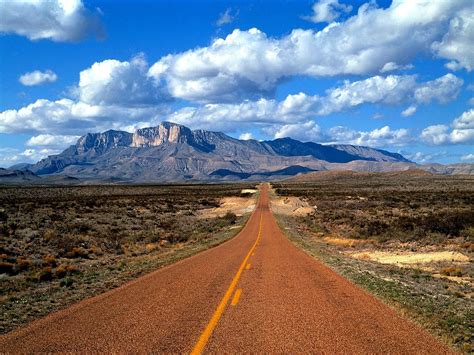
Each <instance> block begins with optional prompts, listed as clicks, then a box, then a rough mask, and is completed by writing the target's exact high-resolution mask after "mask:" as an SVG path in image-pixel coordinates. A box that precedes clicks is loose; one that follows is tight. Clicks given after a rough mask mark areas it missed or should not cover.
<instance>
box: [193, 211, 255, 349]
mask: <svg viewBox="0 0 474 355" xmlns="http://www.w3.org/2000/svg"><path fill="white" fill-rule="evenodd" d="M262 217H263V214H262V213H260V222H259V228H258V235H257V239H256V240H255V243H254V244H253V245H252V247H251V248H250V250H249V252H248V253H247V255H246V256H245V258H244V260H243V261H242V264H241V265H240V267H239V270H238V271H237V273H236V274H235V276H234V278H233V279H232V282H231V283H230V286H229V288H228V289H227V291H226V293H225V294H224V297H222V300H221V302H220V303H219V305H218V306H217V308H216V310H215V311H214V314H213V315H212V317H211V320H210V321H209V323H208V324H207V326H206V328H205V329H204V331H203V332H202V334H201V336H200V337H199V339H198V341H197V343H196V345H194V348H193V350H192V351H191V354H192V355H197V354H201V353H202V351H203V349H204V347H205V346H206V344H207V342H208V340H209V338H210V337H211V334H212V332H213V331H214V328H215V327H216V325H217V322H219V319H220V318H221V316H222V313H223V312H224V310H225V307H226V305H227V302H228V301H229V298H230V296H231V295H232V292H234V289H235V286H237V282H239V279H240V275H241V274H242V271H244V268H245V265H246V264H247V261H248V259H249V258H250V255H252V253H253V251H254V250H255V248H256V246H257V243H258V241H259V240H260V237H261V235H262ZM239 295H240V294H239ZM234 298H235V297H234ZM237 301H238V298H237Z"/></svg>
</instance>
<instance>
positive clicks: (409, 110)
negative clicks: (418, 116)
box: [402, 105, 417, 117]
mask: <svg viewBox="0 0 474 355" xmlns="http://www.w3.org/2000/svg"><path fill="white" fill-rule="evenodd" d="M416 110H417V107H416V106H415V105H411V106H408V107H407V108H406V109H405V110H403V111H402V116H403V117H408V116H412V115H413V114H415V112H416Z"/></svg>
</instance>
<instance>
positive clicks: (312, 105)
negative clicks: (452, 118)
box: [168, 74, 462, 130]
mask: <svg viewBox="0 0 474 355" xmlns="http://www.w3.org/2000/svg"><path fill="white" fill-rule="evenodd" d="M445 77H448V78H449V80H444V78H445ZM447 82H448V83H449V85H447V84H446V83H447ZM461 85H462V80H461V79H458V78H457V77H455V76H454V75H452V74H447V75H446V76H444V77H441V78H439V79H435V80H433V81H428V82H425V83H417V82H416V77H415V76H413V75H405V76H395V75H389V76H387V77H382V76H374V77H371V78H367V79H365V80H360V81H355V82H352V83H351V82H345V83H344V84H343V85H342V86H340V87H337V88H333V89H330V90H328V91H327V92H326V96H319V95H314V96H312V95H307V94H305V93H302V92H300V93H298V94H294V95H288V96H287V97H286V98H285V99H284V100H283V101H276V100H273V99H265V98H262V99H259V100H256V101H248V100H247V101H244V102H241V103H237V104H232V103H221V104H205V105H202V106H200V107H185V108H183V109H180V110H178V111H176V112H174V113H173V114H171V115H170V116H169V117H168V119H169V120H171V121H175V122H179V123H182V124H185V125H189V126H200V127H206V128H217V129H222V130H227V129H230V127H231V126H235V124H236V122H239V123H252V122H253V123H257V124H261V123H267V124H268V123H285V124H289V123H293V122H302V121H306V120H308V119H312V118H314V117H316V116H325V115H329V114H331V113H334V112H341V111H344V110H347V109H350V108H353V107H357V106H359V105H362V104H367V103H372V104H374V103H378V104H387V105H396V104H401V103H405V102H411V103H412V105H414V106H413V107H415V105H417V104H421V103H424V102H426V101H431V100H438V101H440V100H441V101H442V102H445V101H446V100H447V99H448V98H451V99H452V98H454V97H456V95H457V94H458V93H459V88H460V87H461ZM438 86H441V88H438ZM425 87H428V88H429V89H430V90H425V91H424V93H423V95H422V96H420V97H422V99H423V102H418V101H417V99H416V98H415V92H417V91H418V90H419V89H420V88H425ZM441 93H442V94H441ZM441 95H443V96H441ZM415 110H416V107H415ZM405 111H407V113H410V111H413V109H412V108H409V110H408V109H407V110H405ZM413 113H414V112H412V114H413Z"/></svg>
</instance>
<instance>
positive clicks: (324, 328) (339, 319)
mask: <svg viewBox="0 0 474 355" xmlns="http://www.w3.org/2000/svg"><path fill="white" fill-rule="evenodd" d="M268 204H269V200H268V187H267V186H266V185H264V186H263V187H262V189H261V194H260V199H259V202H258V206H257V208H256V210H255V211H254V213H253V214H252V216H251V217H250V220H249V221H248V223H247V225H246V226H245V227H244V228H243V229H242V231H241V232H240V233H239V235H238V236H236V237H235V238H233V239H232V240H230V241H228V242H226V243H224V244H222V245H220V246H218V247H216V248H213V249H211V250H208V251H205V252H202V253H200V254H198V255H195V256H193V257H190V258H188V259H185V260H182V261H180V262H177V263H175V264H173V265H170V266H168V267H165V268H162V269H159V270H157V271H155V272H153V273H151V274H148V275H146V276H143V277H141V278H139V279H137V280H135V281H133V282H130V283H128V284H126V285H124V286H122V287H119V288H117V289H114V290H112V291H109V292H106V293H104V294H102V295H100V296H97V297H93V298H91V299H88V300H85V301H83V302H79V303H77V304H75V305H73V306H72V307H69V308H67V309H65V310H63V311H59V312H56V313H53V314H51V315H49V316H47V317H45V318H43V319H40V320H38V321H35V322H33V323H31V324H30V325H28V326H26V327H24V328H22V329H20V330H17V331H14V332H11V333H8V334H6V335H3V336H2V337H1V338H0V352H22V353H24V352H158V353H159V352H166V353H170V352H179V353H183V352H185V353H196V354H197V353H200V352H204V353H206V352H213V353H221V352H226V353H236V352H247V353H248V352H252V353H281V352H286V353H288V352H290V353H295V352H298V353H308V352H312V353H331V354H335V353H347V354H354V353H384V354H386V353H392V354H394V353H397V354H400V353H425V354H435V353H449V352H450V350H449V349H448V348H446V347H445V346H443V345H442V344H441V343H439V342H438V341H437V340H436V339H435V338H433V337H432V336H430V335H429V334H428V333H427V332H425V331H424V330H422V329H421V328H420V327H418V326H416V325H415V324H413V323H411V322H410V321H407V320H405V319H403V318H401V317H400V316H398V315H397V314H396V313H395V312H394V311H393V310H392V309H390V308H389V307H387V306H386V305H384V304H382V303H381V302H380V301H378V300H376V299H375V298H374V297H372V296H371V295H369V294H367V293H366V292H365V291H362V290H361V289H360V288H359V287H357V286H354V285H353V284H352V283H350V282H349V281H347V280H346V279H344V278H343V277H341V276H339V275H338V274H336V273H334V272H333V271H331V270H330V269H329V268H327V267H326V266H324V265H323V264H321V263H320V262H318V261H317V260H315V259H314V258H312V257H311V256H309V255H307V254H306V253H304V252H303V251H301V250H299V249H298V248H296V247H295V246H294V245H293V244H292V243H291V242H289V241H288V239H287V238H286V237H285V236H284V235H283V233H282V231H281V230H280V229H279V227H278V225H277V224H276V221H275V219H274V217H273V215H272V213H271V211H270V209H269V205H268Z"/></svg>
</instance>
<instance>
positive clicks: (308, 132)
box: [274, 121, 322, 142]
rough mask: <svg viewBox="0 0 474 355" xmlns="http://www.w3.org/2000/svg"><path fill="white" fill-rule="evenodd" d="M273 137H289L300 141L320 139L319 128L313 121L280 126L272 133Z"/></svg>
mask: <svg viewBox="0 0 474 355" xmlns="http://www.w3.org/2000/svg"><path fill="white" fill-rule="evenodd" d="M274 137H275V138H285V137H291V138H294V139H298V140H300V141H302V142H309V141H313V142H315V141H319V140H321V139H322V132H321V128H320V127H319V126H318V125H317V124H316V123H315V122H313V121H307V122H303V123H297V124H287V125H283V126H280V127H278V128H277V129H276V132H275V133H274Z"/></svg>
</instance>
